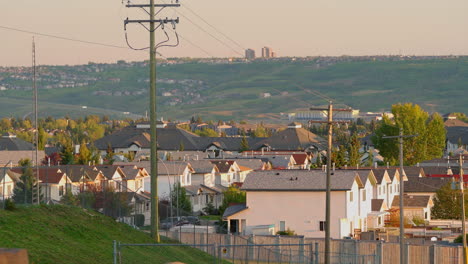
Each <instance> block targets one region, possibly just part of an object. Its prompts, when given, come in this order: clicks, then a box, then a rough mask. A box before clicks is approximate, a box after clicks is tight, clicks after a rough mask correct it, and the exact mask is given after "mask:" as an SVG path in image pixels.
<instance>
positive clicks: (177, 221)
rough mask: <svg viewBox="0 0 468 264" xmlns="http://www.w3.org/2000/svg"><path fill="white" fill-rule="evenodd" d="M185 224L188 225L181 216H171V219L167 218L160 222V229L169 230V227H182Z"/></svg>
mask: <svg viewBox="0 0 468 264" xmlns="http://www.w3.org/2000/svg"><path fill="white" fill-rule="evenodd" d="M185 223H188V221H187V220H186V219H184V218H183V217H182V216H173V217H168V218H166V219H164V220H161V222H160V228H161V229H170V228H171V227H174V226H180V225H184V224H185Z"/></svg>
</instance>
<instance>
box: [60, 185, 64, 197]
mask: <svg viewBox="0 0 468 264" xmlns="http://www.w3.org/2000/svg"><path fill="white" fill-rule="evenodd" d="M63 189H64V188H63V185H62V186H59V196H62V195H63Z"/></svg>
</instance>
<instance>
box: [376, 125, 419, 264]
mask: <svg viewBox="0 0 468 264" xmlns="http://www.w3.org/2000/svg"><path fill="white" fill-rule="evenodd" d="M417 136H418V135H403V128H401V127H400V133H399V135H398V136H384V137H382V138H398V143H399V145H400V264H406V263H407V259H406V254H405V214H404V203H403V197H404V194H405V181H404V179H403V178H405V177H406V174H405V171H404V168H403V138H409V137H417Z"/></svg>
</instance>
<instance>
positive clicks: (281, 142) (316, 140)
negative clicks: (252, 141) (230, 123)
mask: <svg viewBox="0 0 468 264" xmlns="http://www.w3.org/2000/svg"><path fill="white" fill-rule="evenodd" d="M326 144H327V143H326V141H325V139H323V138H321V137H319V136H317V135H316V134H314V133H312V132H310V131H308V130H306V129H304V128H302V127H288V128H287V129H285V130H283V131H280V132H278V133H276V134H274V135H273V136H271V137H269V138H267V139H265V140H263V141H261V142H259V143H258V145H257V146H256V148H260V147H261V146H262V145H265V146H269V147H271V149H272V150H298V149H307V148H310V147H314V148H318V149H320V150H322V149H325V146H326Z"/></svg>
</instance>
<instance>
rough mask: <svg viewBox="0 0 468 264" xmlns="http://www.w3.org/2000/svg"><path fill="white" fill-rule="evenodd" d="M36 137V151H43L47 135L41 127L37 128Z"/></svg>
mask: <svg viewBox="0 0 468 264" xmlns="http://www.w3.org/2000/svg"><path fill="white" fill-rule="evenodd" d="M37 136H38V138H37V140H38V149H39V150H44V149H45V145H46V144H47V138H48V135H47V133H46V132H45V131H44V129H43V128H42V127H39V129H38V133H37Z"/></svg>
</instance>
